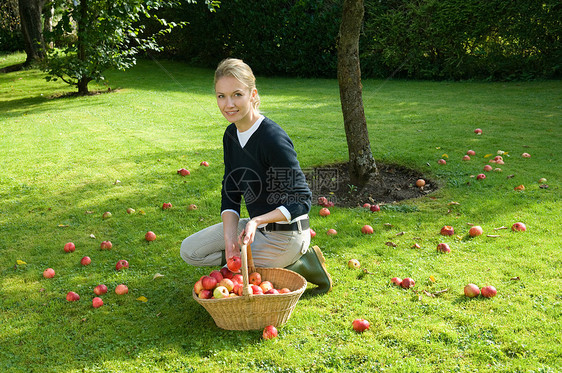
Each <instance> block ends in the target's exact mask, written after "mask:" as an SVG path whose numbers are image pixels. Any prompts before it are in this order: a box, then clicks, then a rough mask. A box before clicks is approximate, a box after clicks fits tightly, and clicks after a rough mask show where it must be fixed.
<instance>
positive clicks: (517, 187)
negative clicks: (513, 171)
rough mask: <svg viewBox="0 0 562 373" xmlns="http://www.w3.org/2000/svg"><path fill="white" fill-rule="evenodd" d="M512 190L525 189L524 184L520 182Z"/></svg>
mask: <svg viewBox="0 0 562 373" xmlns="http://www.w3.org/2000/svg"><path fill="white" fill-rule="evenodd" d="M513 190H525V185H523V184H521V185H518V186H516V187H515V188H513Z"/></svg>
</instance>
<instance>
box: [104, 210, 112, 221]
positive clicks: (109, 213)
mask: <svg viewBox="0 0 562 373" xmlns="http://www.w3.org/2000/svg"><path fill="white" fill-rule="evenodd" d="M112 216H113V215H112V214H111V212H109V211H106V212H104V213H103V215H102V216H101V217H102V219H103V220H105V219H109V218H110V217H112Z"/></svg>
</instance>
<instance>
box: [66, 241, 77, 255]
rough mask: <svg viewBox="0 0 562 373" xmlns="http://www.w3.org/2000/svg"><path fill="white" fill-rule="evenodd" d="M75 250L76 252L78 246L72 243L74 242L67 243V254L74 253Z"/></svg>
mask: <svg viewBox="0 0 562 373" xmlns="http://www.w3.org/2000/svg"><path fill="white" fill-rule="evenodd" d="M74 250H76V245H74V243H72V242H67V243H66V244H65V245H64V252H65V253H73V252H74Z"/></svg>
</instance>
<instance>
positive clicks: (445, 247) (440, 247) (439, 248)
mask: <svg viewBox="0 0 562 373" xmlns="http://www.w3.org/2000/svg"><path fill="white" fill-rule="evenodd" d="M437 251H441V252H443V253H450V252H451V248H450V247H449V245H447V244H446V243H440V244H439V245H437Z"/></svg>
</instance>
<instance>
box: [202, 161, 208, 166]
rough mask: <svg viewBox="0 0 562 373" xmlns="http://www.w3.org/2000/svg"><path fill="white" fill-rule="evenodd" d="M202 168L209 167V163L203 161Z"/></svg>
mask: <svg viewBox="0 0 562 373" xmlns="http://www.w3.org/2000/svg"><path fill="white" fill-rule="evenodd" d="M200 166H203V167H209V162H207V161H203V162H201V163H200Z"/></svg>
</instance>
